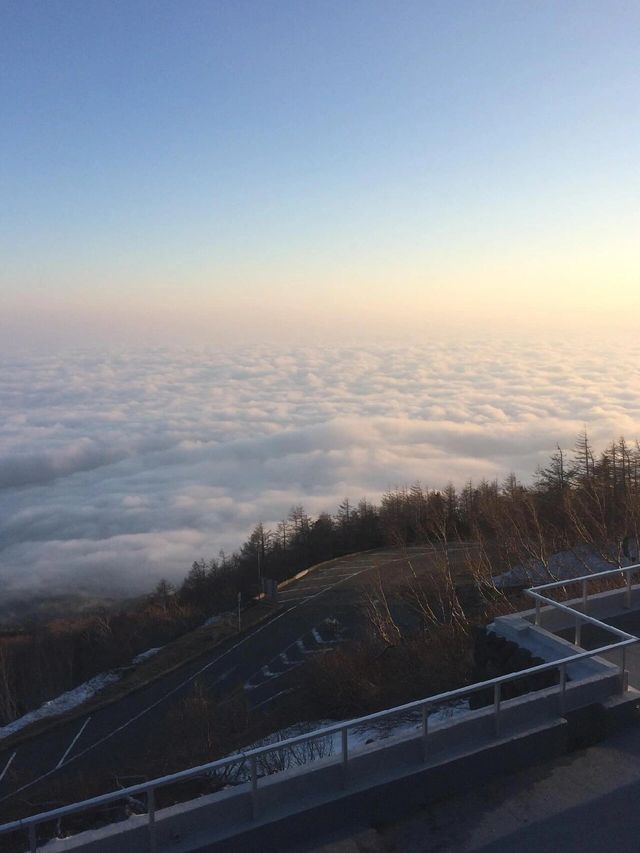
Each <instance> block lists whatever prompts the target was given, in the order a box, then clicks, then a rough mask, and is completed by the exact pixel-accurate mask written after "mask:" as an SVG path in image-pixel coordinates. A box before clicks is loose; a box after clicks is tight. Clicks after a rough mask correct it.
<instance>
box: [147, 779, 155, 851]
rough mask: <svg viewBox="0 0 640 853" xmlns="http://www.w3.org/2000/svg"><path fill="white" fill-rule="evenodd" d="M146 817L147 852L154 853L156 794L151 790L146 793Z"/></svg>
mask: <svg viewBox="0 0 640 853" xmlns="http://www.w3.org/2000/svg"><path fill="white" fill-rule="evenodd" d="M147 815H148V818H147V824H148V830H149V851H150V853H156V792H155V791H154V789H153V788H149V790H148V791H147Z"/></svg>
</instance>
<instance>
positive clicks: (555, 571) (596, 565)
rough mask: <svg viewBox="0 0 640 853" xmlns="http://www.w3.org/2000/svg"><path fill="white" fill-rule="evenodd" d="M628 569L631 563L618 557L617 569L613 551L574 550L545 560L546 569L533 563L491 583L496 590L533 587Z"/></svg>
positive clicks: (533, 561)
mask: <svg viewBox="0 0 640 853" xmlns="http://www.w3.org/2000/svg"><path fill="white" fill-rule="evenodd" d="M605 557H606V558H607V559H605ZM630 565H631V562H630V561H629V560H628V559H627V558H626V557H624V556H622V555H621V559H620V564H619V565H618V551H617V549H614V548H612V549H611V552H610V553H609V554H606V555H602V554H599V553H597V552H596V551H594V550H592V549H591V548H589V547H587V546H578V547H576V548H573V549H572V550H570V551H559V552H558V553H557V554H553V555H552V556H551V557H549V560H548V562H547V565H546V566H545V565H544V563H543V562H542V560H536V559H531V560H527V561H526V562H524V563H519V564H518V565H517V566H514V567H513V568H512V569H510V570H509V571H508V572H503V573H502V574H501V575H496V577H494V579H493V581H494V583H495V585H496V586H497V587H498V589H501V588H506V587H523V586H536V585H538V584H543V583H551V582H553V581H562V580H571V579H572V578H579V577H581V576H582V575H590V574H596V573H597V572H607V571H611V572H615V571H616V570H617V569H619V568H621V567H622V568H624V567H625V566H630Z"/></svg>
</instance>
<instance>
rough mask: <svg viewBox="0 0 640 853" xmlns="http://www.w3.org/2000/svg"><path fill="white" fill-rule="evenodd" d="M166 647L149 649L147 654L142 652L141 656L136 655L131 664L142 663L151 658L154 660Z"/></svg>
mask: <svg viewBox="0 0 640 853" xmlns="http://www.w3.org/2000/svg"><path fill="white" fill-rule="evenodd" d="M163 648H164V646H158V647H157V648H155V649H147V650H146V652H140V654H139V655H136V656H135V657H134V659H133V660H132V661H131V663H134V664H135V663H142V662H143V661H145V660H148V659H149V658H152V657H153V656H154V655H157V654H158V652H159V651H160V649H163Z"/></svg>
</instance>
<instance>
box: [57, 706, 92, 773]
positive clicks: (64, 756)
mask: <svg viewBox="0 0 640 853" xmlns="http://www.w3.org/2000/svg"><path fill="white" fill-rule="evenodd" d="M90 720H91V717H87V719H86V720H85V721H84V723H83V724H82V725H81V726H80V729H79V731H78V733H77V734H76V736H75V737H74V739H73V740H72V741H71V743H70V744H69V746H68V747H67V750H66V752H65V754H64V755H63V756H62V758H61V759H60V761H58V763H57V764H56V770H57V769H58V768H59V767H62V765H63V764H64V760H65V758H66V757H67V755H69V753H70V752H71V750H72V749H73V747H74V746H75V743H76V741H77V740H78V738H79V737H80V735H81V734H82V732H83V731H84V730H85V729H86V728H87V726H88V725H89V721H90Z"/></svg>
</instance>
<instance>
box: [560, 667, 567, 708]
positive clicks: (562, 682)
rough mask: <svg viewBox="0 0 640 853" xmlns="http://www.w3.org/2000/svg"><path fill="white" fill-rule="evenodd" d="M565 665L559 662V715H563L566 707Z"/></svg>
mask: <svg viewBox="0 0 640 853" xmlns="http://www.w3.org/2000/svg"><path fill="white" fill-rule="evenodd" d="M566 688H567V665H566V664H565V663H561V664H560V715H561V716H564V712H565V708H566Z"/></svg>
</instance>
